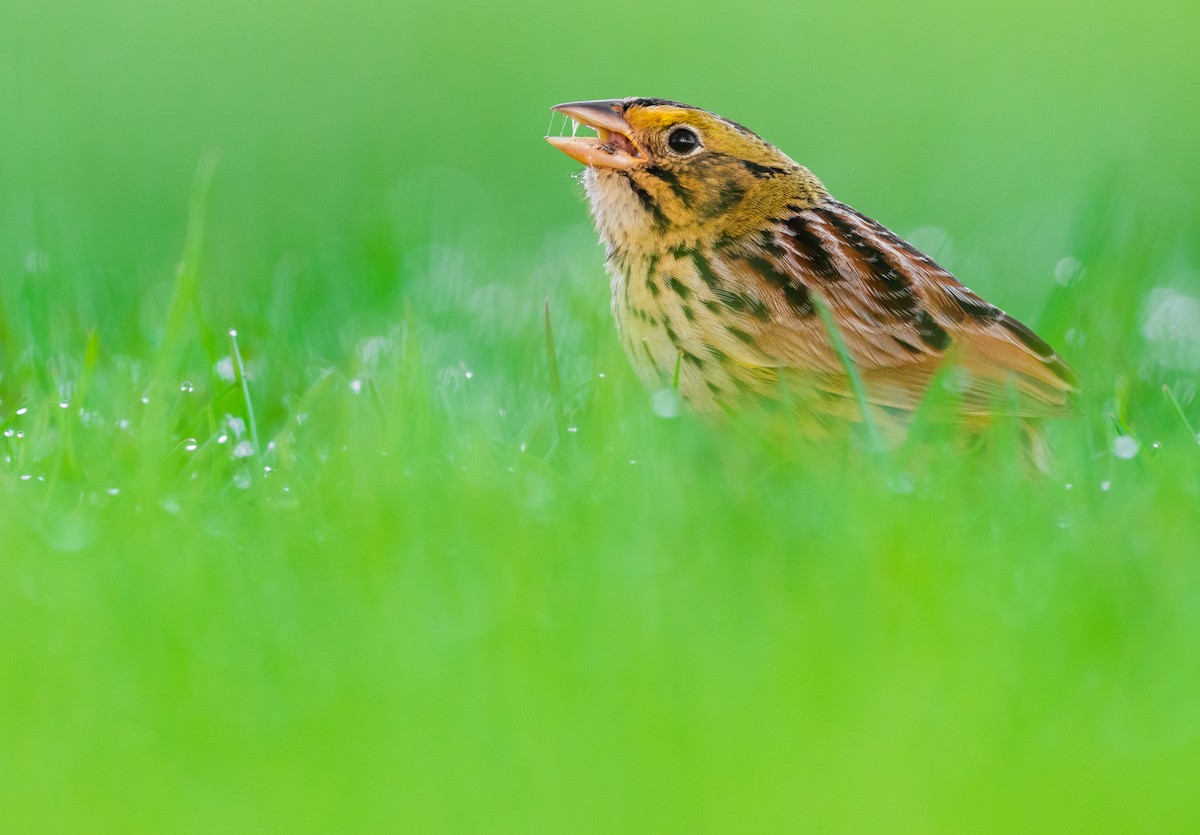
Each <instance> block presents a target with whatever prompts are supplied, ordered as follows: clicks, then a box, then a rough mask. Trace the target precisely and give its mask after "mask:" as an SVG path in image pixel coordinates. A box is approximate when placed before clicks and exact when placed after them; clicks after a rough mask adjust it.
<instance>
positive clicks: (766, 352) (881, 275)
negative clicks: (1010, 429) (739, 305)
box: [717, 199, 1078, 417]
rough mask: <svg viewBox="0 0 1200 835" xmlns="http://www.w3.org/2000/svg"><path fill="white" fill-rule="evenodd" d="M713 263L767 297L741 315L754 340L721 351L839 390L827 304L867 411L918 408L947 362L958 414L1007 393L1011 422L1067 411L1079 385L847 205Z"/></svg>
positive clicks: (796, 217)
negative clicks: (869, 406) (761, 311)
mask: <svg viewBox="0 0 1200 835" xmlns="http://www.w3.org/2000/svg"><path fill="white" fill-rule="evenodd" d="M717 257H718V258H720V259H721V260H720V268H721V270H722V272H724V273H725V274H726V275H727V276H728V277H729V278H730V279H731V281H732V283H733V284H735V285H740V286H741V287H743V288H745V290H746V291H747V295H751V296H752V297H757V298H766V299H768V300H769V303H768V304H767V306H766V315H764V316H761V317H759V318H758V319H757V320H753V319H747V322H746V327H747V328H749V329H750V330H751V331H752V332H751V333H749V334H748V336H750V337H752V338H749V339H743V340H732V341H731V342H730V343H729V352H730V353H732V355H733V356H734V357H735V358H736V359H737V360H739V361H741V362H743V363H745V364H747V365H761V366H764V367H773V368H784V367H787V368H791V369H796V370H798V371H799V372H801V373H807V374H808V375H809V376H810V377H811V378H812V379H813V380H814V381H817V385H820V386H822V387H824V388H826V389H827V390H829V391H830V392H831V393H836V394H847V393H848V381H847V380H846V375H845V373H844V367H843V365H842V363H841V360H840V359H839V357H838V355H837V352H836V351H835V350H834V348H833V346H832V344H831V342H830V339H829V336H828V332H827V329H826V326H825V324H824V322H823V321H822V320H821V317H820V316H819V315H818V313H819V311H818V309H817V305H818V304H819V303H820V302H823V303H824V305H825V306H826V307H827V308H828V309H829V312H830V314H831V315H832V319H833V322H834V323H835V324H836V326H837V329H838V331H839V333H840V335H841V337H842V340H843V341H844V342H845V344H846V348H847V350H848V352H849V354H850V356H851V357H852V358H853V360H854V362H855V365H856V366H857V368H858V370H859V373H860V374H861V376H862V378H863V381H864V387H865V388H866V391H867V397H868V399H869V400H870V401H872V402H873V403H876V404H878V405H881V406H888V407H891V408H898V409H906V410H911V409H915V408H916V407H917V405H918V404H919V402H920V401H921V399H922V397H923V396H924V394H925V391H926V389H927V388H928V386H929V384H930V382H931V380H932V379H933V377H934V375H935V374H937V373H938V371H939V370H940V369H941V368H942V366H943V364H944V363H945V362H946V361H947V360H949V361H950V362H951V363H952V364H953V367H954V369H955V370H954V372H953V373H954V374H955V378H954V381H953V382H954V388H955V390H956V391H958V392H959V393H960V397H961V409H962V411H963V413H965V414H980V415H983V414H989V413H991V412H993V411H994V410H995V409H996V404H997V402H1004V403H1005V404H1009V403H1012V402H1013V397H1014V394H1015V395H1016V404H1015V411H1016V412H1017V413H1018V414H1022V415H1027V416H1032V417H1040V416H1053V415H1061V414H1067V413H1069V412H1070V410H1071V398H1072V395H1073V394H1074V393H1075V392H1076V391H1077V390H1078V385H1077V382H1076V379H1075V376H1074V374H1073V373H1072V372H1071V370H1070V368H1068V367H1067V365H1066V363H1065V362H1064V361H1063V360H1062V358H1061V357H1060V356H1059V355H1058V354H1057V353H1056V352H1055V351H1054V349H1053V348H1051V347H1050V346H1049V345H1047V344H1046V343H1045V342H1043V341H1042V340H1041V339H1040V338H1039V337H1038V336H1037V335H1036V334H1035V333H1033V331H1031V330H1030V329H1029V328H1027V327H1025V326H1024V325H1023V324H1021V323H1020V322H1018V321H1017V320H1016V319H1013V318H1012V317H1011V316H1009V315H1008V314H1006V313H1005V312H1004V311H1002V310H1000V309H999V308H998V307H996V306H995V305H992V304H990V303H988V302H986V301H984V300H983V299H982V298H980V297H979V296H977V295H975V293H973V292H971V291H970V290H969V289H967V288H966V287H964V286H963V285H962V284H960V283H959V282H958V281H957V280H955V278H954V276H952V275H951V274H950V273H949V272H947V271H946V270H945V269H943V268H942V267H940V266H939V265H938V264H937V263H936V262H934V261H933V259H931V258H929V257H928V256H927V255H925V254H924V253H922V252H920V251H919V250H917V249H916V248H915V247H913V246H912V245H910V244H908V243H906V242H905V241H903V240H902V239H901V238H899V237H898V236H897V235H895V234H894V233H893V232H891V231H890V230H888V229H887V228H886V227H884V226H882V225H881V224H879V223H877V222H875V221H874V220H871V219H870V218H868V217H866V216H864V215H862V214H860V213H858V212H856V211H855V210H853V209H851V208H850V207H848V206H845V205H843V204H841V203H838V202H836V201H833V200H828V199H827V200H824V201H822V202H821V203H820V204H818V205H817V206H815V207H813V208H799V207H797V208H796V209H795V211H794V212H793V213H792V214H790V215H789V216H788V217H787V218H785V219H783V220H781V221H779V222H778V223H777V225H776V226H775V227H774V228H773V229H772V230H771V232H770V233H769V234H763V235H761V236H759V237H758V238H755V239H753V240H750V241H747V242H743V244H742V245H741V246H739V247H728V248H727V249H726V250H724V251H721V252H719V253H718V254H717ZM818 300H819V301H818Z"/></svg>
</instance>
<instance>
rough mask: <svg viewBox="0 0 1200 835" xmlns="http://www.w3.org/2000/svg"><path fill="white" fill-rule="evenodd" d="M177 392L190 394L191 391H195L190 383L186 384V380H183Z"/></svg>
mask: <svg viewBox="0 0 1200 835" xmlns="http://www.w3.org/2000/svg"><path fill="white" fill-rule="evenodd" d="M179 390H180V391H181V392H183V393H184V394H191V393H192V392H193V391H195V390H196V387H195V386H193V385H192V384H191V383H189V382H187V381H186V380H184V381H183V382H182V383H180V384H179Z"/></svg>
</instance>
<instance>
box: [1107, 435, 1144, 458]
mask: <svg viewBox="0 0 1200 835" xmlns="http://www.w3.org/2000/svg"><path fill="white" fill-rule="evenodd" d="M1112 449H1113V455H1115V456H1117V457H1118V458H1126V459H1128V458H1133V457H1134V456H1136V455H1137V454H1138V442H1137V441H1136V440H1135V439H1134V438H1131V437H1130V436H1129V435H1118V436H1117V437H1115V438H1113V443H1112Z"/></svg>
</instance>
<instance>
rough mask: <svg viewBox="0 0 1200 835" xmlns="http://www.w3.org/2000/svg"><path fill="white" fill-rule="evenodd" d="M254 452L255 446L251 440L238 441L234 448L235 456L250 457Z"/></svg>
mask: <svg viewBox="0 0 1200 835" xmlns="http://www.w3.org/2000/svg"><path fill="white" fill-rule="evenodd" d="M253 454H254V447H253V446H252V445H251V443H250V442H249V441H238V443H237V446H235V447H234V448H233V457H234V458H249V457H250V456H251V455H253Z"/></svg>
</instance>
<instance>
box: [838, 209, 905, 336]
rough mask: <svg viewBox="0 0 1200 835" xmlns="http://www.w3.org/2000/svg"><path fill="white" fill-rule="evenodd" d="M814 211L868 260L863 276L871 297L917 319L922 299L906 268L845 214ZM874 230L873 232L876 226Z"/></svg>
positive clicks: (894, 312) (886, 307)
mask: <svg viewBox="0 0 1200 835" xmlns="http://www.w3.org/2000/svg"><path fill="white" fill-rule="evenodd" d="M814 211H816V212H818V213H819V214H820V215H821V217H823V218H824V219H825V220H826V221H827V222H828V223H829V224H830V225H831V226H833V228H834V229H836V230H837V231H838V233H839V234H840V235H841V237H842V239H843V240H844V241H845V242H846V243H847V244H848V245H849V246H850V248H851V249H853V250H854V252H855V253H857V254H858V256H859V258H861V259H862V260H863V261H864V262H866V265H867V270H866V271H865V274H864V276H863V278H864V281H865V284H866V290H867V293H868V294H869V295H870V297H871V298H872V299H873V300H874V301H875V302H876V303H877V304H878V305H879V306H880V307H881V308H883V309H884V310H886V311H888V312H889V313H891V314H892V315H894V316H896V317H897V318H899V319H901V320H904V321H909V320H911V319H913V318H915V317H916V316H917V313H918V311H919V310H920V309H921V304H920V299H919V298H918V297H917V294H916V292H914V291H913V288H912V285H913V280H912V278H911V277H910V276H907V275H905V274H904V272H903V268H902V267H898V265H896V264H895V263H893V262H892V261H891V260H889V259H888V257H887V254H886V253H885V252H884V250H883V249H882V248H881V247H879V246H877V245H876V244H874V243H873V242H872V241H870V240H868V238H867V237H866V235H864V234H863V233H862V231H861V230H860V229H859V228H858V227H856V226H855V224H854V223H853V222H852V221H851V220H849V219H847V218H846V217H845V216H844V215H841V214H839V213H837V212H830V211H822V210H821V209H814ZM855 215H857V212H856V213H855ZM859 217H861V215H859ZM868 228H870V227H868ZM871 231H872V232H874V230H873V229H872V230H871Z"/></svg>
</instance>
